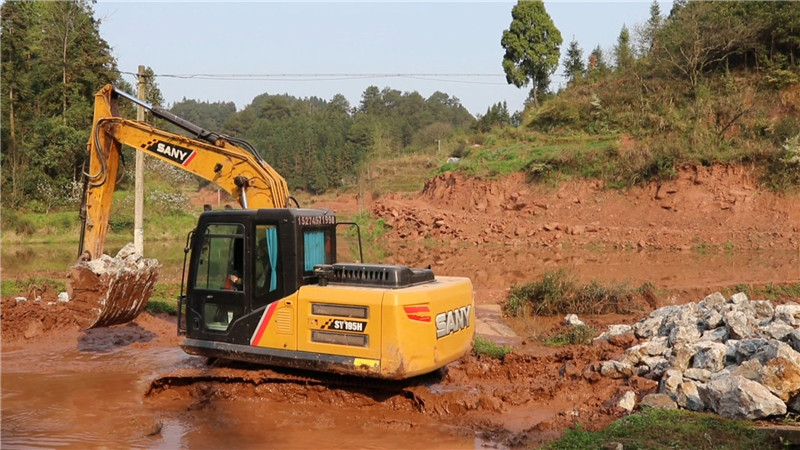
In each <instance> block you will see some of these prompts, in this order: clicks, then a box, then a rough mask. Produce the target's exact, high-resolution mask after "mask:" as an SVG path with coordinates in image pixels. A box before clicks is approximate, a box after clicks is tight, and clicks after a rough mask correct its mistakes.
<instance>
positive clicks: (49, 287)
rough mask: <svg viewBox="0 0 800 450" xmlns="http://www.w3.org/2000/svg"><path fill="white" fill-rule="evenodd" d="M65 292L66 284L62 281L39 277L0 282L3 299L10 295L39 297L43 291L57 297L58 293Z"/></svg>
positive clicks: (0, 292) (0, 293)
mask: <svg viewBox="0 0 800 450" xmlns="http://www.w3.org/2000/svg"><path fill="white" fill-rule="evenodd" d="M65 290H66V283H65V282H64V281H63V280H53V279H52V278H46V277H40V276H30V277H28V278H27V279H19V280H3V281H2V282H0V295H2V296H4V297H5V296H12V295H13V296H17V295H18V296H25V295H28V294H34V295H39V294H41V293H42V292H44V291H46V292H50V293H54V294H55V295H58V293H59V292H64V291H65Z"/></svg>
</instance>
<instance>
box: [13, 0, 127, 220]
mask: <svg viewBox="0 0 800 450" xmlns="http://www.w3.org/2000/svg"><path fill="white" fill-rule="evenodd" d="M0 20H1V21H2V22H1V24H0V25H1V26H2V31H1V33H2V34H1V35H0V42H2V44H1V45H2V61H3V65H2V83H0V94H1V95H0V96H1V97H2V99H3V105H2V106H3V108H2V109H3V111H2V128H3V133H4V139H2V143H0V145H1V147H0V149H1V150H0V153H1V154H2V162H3V164H8V166H10V168H11V170H4V171H3V173H2V178H3V184H2V186H3V188H2V189H3V194H4V195H5V200H6V204H12V205H20V204H22V202H23V201H25V202H27V201H30V200H40V201H42V202H45V203H47V205H49V204H50V203H48V202H54V201H57V200H58V197H59V194H60V192H63V189H64V188H66V187H67V186H69V185H70V184H71V183H73V182H75V181H77V180H78V179H79V178H80V175H81V166H82V163H83V161H84V159H85V157H86V142H87V141H88V139H89V130H90V127H91V120H92V102H93V100H94V94H95V92H96V91H97V90H98V89H99V88H100V87H102V86H103V85H104V84H106V83H112V82H114V81H117V80H119V72H118V71H117V68H116V61H115V60H114V58H113V57H112V56H111V49H110V47H109V46H108V44H107V43H106V42H105V41H104V40H103V39H102V38H101V37H100V33H99V30H98V28H99V22H98V21H96V20H95V19H94V18H93V11H92V8H91V3H90V2H89V1H88V0H71V1H63V2H25V1H6V2H4V3H3V4H2V10H0ZM6 133H7V134H6ZM6 136H7V137H8V138H9V139H5V137H6ZM23 168H24V170H21V169H23Z"/></svg>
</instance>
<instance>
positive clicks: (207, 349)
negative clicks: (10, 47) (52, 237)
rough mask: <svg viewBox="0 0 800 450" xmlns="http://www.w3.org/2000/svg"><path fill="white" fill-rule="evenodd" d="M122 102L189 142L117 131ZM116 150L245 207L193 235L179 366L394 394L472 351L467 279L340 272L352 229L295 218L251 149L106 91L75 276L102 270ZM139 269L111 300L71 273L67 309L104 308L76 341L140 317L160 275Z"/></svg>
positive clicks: (214, 213)
mask: <svg viewBox="0 0 800 450" xmlns="http://www.w3.org/2000/svg"><path fill="white" fill-rule="evenodd" d="M120 97H123V98H126V99H128V100H130V101H131V102H134V103H135V104H138V105H141V106H143V107H144V108H145V109H146V110H147V111H149V113H150V114H151V115H153V116H155V117H158V118H161V119H164V120H166V121H167V122H169V123H171V124H173V125H175V126H177V127H179V128H180V129H182V130H184V131H185V132H186V133H187V134H188V135H189V136H184V135H180V134H175V133H172V132H168V131H165V130H160V129H157V128H154V127H153V126H151V125H148V124H146V123H142V122H138V121H132V120H128V119H124V118H122V117H119V114H118V112H117V109H118V100H119V98H120ZM122 145H127V146H130V147H132V148H134V149H135V150H137V151H142V152H145V153H146V154H149V155H152V156H154V157H156V158H158V159H161V160H162V161H166V162H167V163H170V164H172V165H174V166H176V167H179V168H181V169H183V170H186V171H188V172H190V173H193V174H195V175H198V176H200V177H202V178H204V179H206V180H209V181H211V182H213V183H215V184H216V185H217V186H219V187H220V188H221V189H224V190H225V191H226V192H228V193H230V194H231V195H232V196H233V197H235V198H236V199H237V200H238V202H239V203H240V205H241V206H242V209H233V210H230V209H225V210H211V211H205V212H203V213H202V214H200V217H199V219H198V222H197V225H196V227H195V228H194V230H192V231H191V232H189V233H188V236H187V244H186V252H185V253H186V255H185V258H184V274H183V280H182V282H181V294H180V296H179V299H178V320H177V323H178V333H179V335H182V336H183V340H182V342H181V347H182V348H183V350H184V351H186V352H187V353H189V354H193V355H201V356H206V357H210V358H221V359H224V360H234V361H244V362H250V363H259V364H266V365H275V366H284V367H296V368H303V369H312V370H318V371H323V372H333V373H342V374H354V375H359V376H365V377H375V378H383V379H394V380H399V379H406V378H409V377H413V376H416V375H421V374H425V373H429V372H432V371H435V370H437V369H439V368H442V367H444V366H445V365H447V364H449V363H451V362H453V361H455V360H457V359H459V358H460V357H462V356H463V355H464V354H465V353H467V352H468V351H469V350H470V349H471V348H472V343H473V339H474V334H475V308H474V301H473V290H472V284H471V282H470V280H469V279H468V278H461V277H445V276H435V275H434V273H433V271H432V270H431V269H430V268H427V269H418V268H409V267H405V266H399V265H385V264H367V263H363V262H355V263H346V262H339V261H337V251H336V249H337V230H340V229H342V227H352V226H353V224H352V223H344V222H338V221H337V220H336V217H335V216H334V214H333V213H332V212H331V211H328V210H324V209H304V208H299V207H289V203H290V202H291V200H292V199H291V198H290V196H289V190H288V188H287V184H286V181H285V180H284V179H283V177H282V176H280V175H279V174H278V173H277V172H276V171H275V170H274V169H273V168H272V167H270V165H269V164H267V162H266V161H264V160H263V159H262V157H261V156H260V155H259V153H258V152H257V151H256V150H255V149H254V148H253V147H252V146H251V145H250V144H249V143H247V142H246V141H244V140H241V139H238V138H234V137H231V136H225V135H222V134H217V133H213V132H210V131H207V130H204V129H202V128H201V127H199V126H197V125H195V124H192V123H190V122H188V121H186V120H184V119H181V118H179V117H177V116H175V115H174V114H172V113H170V112H169V111H166V110H163V109H161V108H157V107H154V106H151V105H149V104H147V103H145V102H142V101H141V100H139V99H137V98H135V97H133V96H131V95H130V94H127V93H125V92H122V91H120V90H117V89H115V88H114V87H113V86H111V85H107V86H105V87H104V88H103V89H101V90H100V91H99V92H98V93H97V94H96V96H95V109H94V123H93V126H92V132H91V137H90V139H89V144H88V148H89V154H90V164H89V172H88V173H87V180H88V183H87V184H86V193H85V196H84V205H83V206H82V212H81V217H82V218H83V219H84V226H83V229H82V233H81V244H80V249H79V254H81V255H82V256H83V259H84V260H86V261H84V262H80V263H78V265H81V264H83V265H86V264H92V263H93V262H95V261H97V260H98V259H99V258H103V257H105V258H108V256H107V255H105V256H103V249H104V243H105V237H106V233H107V230H108V222H109V217H110V214H111V201H112V197H113V194H114V190H115V187H116V180H117V170H118V168H119V161H120V149H121V146H122ZM295 206H297V205H296V202H295ZM359 249H360V242H359ZM141 261H142V260H141V259H135V260H134V262H136V264H138V265H136V264H134V266H135V267H134V268H133V269H120V268H119V267H117V266H114V265H106V266H104V268H103V270H101V271H99V272H102V273H101V274H99V275H98V276H101V277H104V280H106V282H105V283H100V284H98V283H94V285H95V286H97V285H102V286H104V289H105V290H106V291H107V292H88V291H87V290H86V289H82V288H81V287H79V286H80V285H83V286H87V285H89V284H92V283H88V284H87V283H81V278H82V277H83V278H85V274H86V273H87V271H86V270H83V271H82V272H81V271H77V270H73V274H76V275H73V276H72V280H71V281H72V283H73V285H75V286H73V290H72V295H73V296H75V297H80V296H81V295H84V296H85V295H88V294H91V295H90V296H93V298H94V300H96V299H97V298H102V301H99V302H98V301H94V305H93V308H94V310H95V311H94V314H93V317H94V319H93V320H91V321H88V322H86V323H85V325H84V328H91V327H96V326H107V325H114V324H119V323H125V322H127V321H130V320H132V319H133V318H134V317H136V315H137V314H139V312H141V310H142V309H143V308H144V307H143V305H144V304H146V302H147V299H148V298H149V296H150V294H151V292H152V286H153V284H154V283H155V280H156V279H157V265H148V264H143V263H142V262H141ZM361 261H363V257H362V258H361ZM76 267H77V265H76ZM96 272H97V271H96ZM81 274H84V275H81ZM108 280H111V281H108ZM83 281H86V280H83ZM76 286H78V287H76ZM73 300H75V299H73ZM76 303H78V304H80V303H81V302H76ZM84 303H85V302H84Z"/></svg>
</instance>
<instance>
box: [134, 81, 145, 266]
mask: <svg viewBox="0 0 800 450" xmlns="http://www.w3.org/2000/svg"><path fill="white" fill-rule="evenodd" d="M138 81H139V82H138V90H137V97H139V100H145V97H146V95H147V94H146V93H145V83H144V66H139V80H138ZM136 120H138V121H140V122H144V107H143V106H141V105H138V106H136ZM135 170H136V176H135V187H134V190H135V196H134V208H133V247H134V249H135V250H136V252H137V253H139V254H140V255H144V153H143V152H141V151H139V150H138V149H137V151H136V169H135Z"/></svg>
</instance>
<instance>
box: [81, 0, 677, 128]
mask: <svg viewBox="0 0 800 450" xmlns="http://www.w3.org/2000/svg"><path fill="white" fill-rule="evenodd" d="M650 2H651V0H647V1H618V2H608V1H585V2H576V1H566V0H552V1H547V0H546V1H545V8H546V9H547V12H548V13H549V14H550V17H551V18H552V19H553V22H554V24H555V26H556V28H558V29H559V31H560V32H561V36H562V38H563V41H564V42H563V44H562V48H561V55H562V61H563V59H564V57H565V54H566V50H567V47H568V45H569V43H570V41H571V40H572V39H573V38H574V39H576V40H577V42H578V44H579V46H580V47H581V49H582V50H583V54H584V58H585V59H587V58H588V55H589V53H590V52H591V51H592V49H593V48H595V47H596V46H598V45H599V46H600V47H601V48H602V49H603V51H604V54H605V55H606V56H607V57H608V58H610V57H611V55H612V52H613V46H614V44H615V43H616V42H617V38H618V36H619V33H620V30H621V29H622V26H623V25H625V26H627V27H628V29H629V30H631V32H632V33H633V30H634V28H635V27H636V26H641V25H643V24H644V23H645V22H646V20H647V18H648V17H649V15H650ZM515 4H516V2H512V1H492V2H457V1H447V2H391V3H390V2H379V1H373V2H366V1H361V2H330V1H329V2H318V3H311V2H272V1H260V2H256V1H250V2H200V1H193V2H190V1H183V2H181V1H173V2H163V1H138V2H120V1H112V0H99V1H98V2H97V3H96V4H95V5H94V11H95V18H97V19H99V20H100V21H101V23H100V35H101V36H102V37H103V39H105V40H106V41H107V42H108V44H109V45H110V46H111V48H112V54H113V55H114V57H116V59H117V63H118V68H119V70H120V71H122V72H123V74H124V78H125V80H126V81H128V82H129V83H131V85H133V86H135V85H136V76H135V73H136V72H137V70H138V67H139V65H144V66H147V67H150V68H151V69H152V70H153V71H154V72H155V74H156V76H157V78H156V82H157V83H158V86H159V88H160V89H161V93H162V94H163V96H164V99H165V101H166V105H164V106H166V107H169V106H171V105H172V104H174V103H175V102H179V101H181V100H183V99H193V100H197V101H208V102H218V101H221V102H234V103H235V105H236V108H237V109H238V110H241V109H243V108H244V107H246V106H247V105H249V104H250V103H251V102H252V100H253V98H255V97H256V96H258V95H261V94H264V93H268V94H273V95H280V94H288V95H290V96H293V97H297V98H308V97H318V98H321V99H323V100H331V99H332V98H333V96H334V95H336V94H342V95H344V96H345V97H346V98H347V100H348V101H349V102H350V105H351V106H357V105H358V104H359V103H360V101H361V95H362V94H363V92H364V90H365V89H367V88H368V87H369V86H377V87H378V88H379V89H384V88H386V87H388V88H391V89H395V90H398V91H401V92H413V91H416V92H418V93H419V94H420V95H422V96H423V97H425V98H428V97H430V96H431V94H433V93H434V92H436V91H440V92H443V93H445V94H448V95H450V96H451V97H456V98H458V99H459V100H460V102H461V104H462V105H463V106H464V107H465V108H467V110H468V111H469V112H470V113H472V114H473V115H476V116H477V115H479V114H485V113H486V111H487V109H488V108H489V107H491V106H492V105H494V104H497V103H499V102H504V101H505V102H506V103H507V105H508V109H509V111H510V112H512V113H513V112H514V111H519V110H522V109H523V104H524V101H525V99H526V98H527V95H528V92H529V91H530V85H529V86H527V87H523V88H517V87H515V86H513V85H509V84H508V83H507V82H506V79H505V74H504V72H503V68H502V60H503V54H504V52H505V51H504V49H503V48H502V46H501V45H500V39H501V37H502V34H503V31H504V30H506V29H508V28H509V24H510V23H511V9H512V8H513V7H514V5H515ZM659 5H660V7H661V12H662V15H666V14H667V13H668V12H669V10H670V8H671V5H672V4H671V2H664V3H660V4H659ZM562 72H563V66H561V65H560V66H559V68H558V71H557V73H556V74H555V75H554V76H553V77H552V81H553V84H552V88H553V89H554V90H557V89H558V88H559V87H560V86H563V84H564V78H563V76H562V75H561V73H562Z"/></svg>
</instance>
